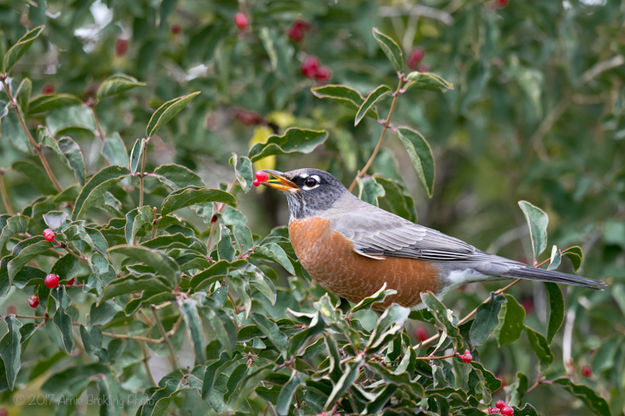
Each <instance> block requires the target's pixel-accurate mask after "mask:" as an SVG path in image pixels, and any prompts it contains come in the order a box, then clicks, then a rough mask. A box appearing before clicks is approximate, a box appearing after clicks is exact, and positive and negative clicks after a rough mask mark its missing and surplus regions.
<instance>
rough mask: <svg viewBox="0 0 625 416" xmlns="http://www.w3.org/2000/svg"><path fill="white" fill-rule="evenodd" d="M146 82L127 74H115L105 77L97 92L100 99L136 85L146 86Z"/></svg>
mask: <svg viewBox="0 0 625 416" xmlns="http://www.w3.org/2000/svg"><path fill="white" fill-rule="evenodd" d="M145 85H146V84H145V82H140V81H137V79H136V78H133V77H131V76H130V75H126V74H114V75H111V76H110V77H108V78H107V79H105V80H104V81H103V82H102V84H100V87H99V88H98V92H97V93H96V97H97V99H98V100H101V99H103V98H106V97H110V96H113V95H117V94H121V93H123V92H126V91H128V90H131V89H133V88H136V87H143V86H145Z"/></svg>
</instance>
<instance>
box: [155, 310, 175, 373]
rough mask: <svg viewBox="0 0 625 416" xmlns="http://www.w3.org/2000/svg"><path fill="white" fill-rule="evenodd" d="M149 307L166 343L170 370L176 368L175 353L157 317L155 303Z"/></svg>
mask: <svg viewBox="0 0 625 416" xmlns="http://www.w3.org/2000/svg"><path fill="white" fill-rule="evenodd" d="M150 308H151V309H152V315H154V320H155V321H156V326H158V329H159V331H161V335H162V336H163V339H164V340H165V345H167V350H169V363H170V364H171V367H172V370H175V369H176V368H178V363H177V362H176V353H175V352H174V347H173V346H172V345H171V341H170V340H169V337H168V336H167V332H165V328H164V327H163V323H162V322H161V318H159V317H158V312H157V311H156V307H155V305H150Z"/></svg>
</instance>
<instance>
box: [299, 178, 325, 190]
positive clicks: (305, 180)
mask: <svg viewBox="0 0 625 416" xmlns="http://www.w3.org/2000/svg"><path fill="white" fill-rule="evenodd" d="M309 178H311V179H313V181H314V185H307V184H306V182H311V181H310V180H309ZM320 182H321V178H320V177H319V176H318V175H310V176H308V175H307V176H306V177H305V178H304V186H302V189H303V190H304V191H310V190H311V189H315V188H316V187H318V186H319V183H320Z"/></svg>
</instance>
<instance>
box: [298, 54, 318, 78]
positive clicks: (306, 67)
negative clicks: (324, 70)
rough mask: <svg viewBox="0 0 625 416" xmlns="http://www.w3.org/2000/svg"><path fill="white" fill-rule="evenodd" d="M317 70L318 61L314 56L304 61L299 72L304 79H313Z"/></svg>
mask: <svg viewBox="0 0 625 416" xmlns="http://www.w3.org/2000/svg"><path fill="white" fill-rule="evenodd" d="M318 69H319V59H317V58H315V57H314V56H309V57H308V58H306V59H305V60H304V63H303V64H302V66H301V67H300V71H301V72H302V75H304V76H305V77H306V78H314V77H315V75H317V70H318Z"/></svg>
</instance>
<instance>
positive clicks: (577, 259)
mask: <svg viewBox="0 0 625 416" xmlns="http://www.w3.org/2000/svg"><path fill="white" fill-rule="evenodd" d="M562 255H563V256H567V257H568V258H569V260H571V263H573V268H574V269H575V271H577V270H579V266H581V265H582V260H583V259H584V253H583V252H582V248H581V247H580V246H572V247H569V248H567V249H565V250H562Z"/></svg>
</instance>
